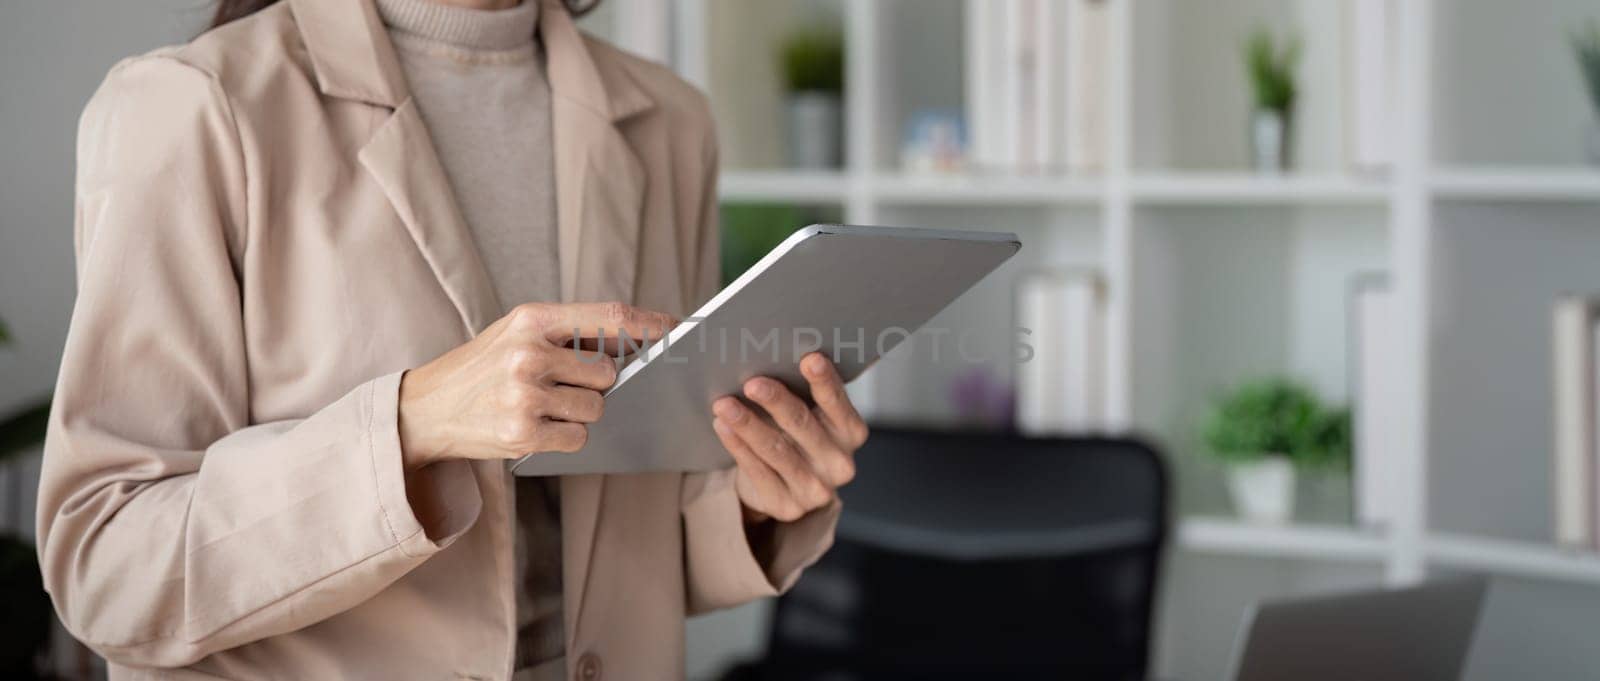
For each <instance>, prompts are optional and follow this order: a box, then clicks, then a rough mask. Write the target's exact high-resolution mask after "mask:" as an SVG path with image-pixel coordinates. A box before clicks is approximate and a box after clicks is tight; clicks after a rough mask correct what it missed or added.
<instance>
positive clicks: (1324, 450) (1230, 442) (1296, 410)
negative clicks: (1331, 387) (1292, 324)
mask: <svg viewBox="0 0 1600 681" xmlns="http://www.w3.org/2000/svg"><path fill="white" fill-rule="evenodd" d="M1201 437H1202V439H1203V440H1205V443H1206V446H1207V447H1208V448H1209V449H1210V451H1211V453H1212V454H1213V455H1215V456H1216V457H1217V458H1218V459H1221V460H1223V461H1227V462H1234V463H1248V462H1252V461H1259V460H1261V459H1263V458H1265V457H1268V456H1282V457H1287V458H1288V459H1289V460H1290V461H1292V462H1294V463H1295V465H1297V466H1302V467H1331V466H1338V465H1341V464H1342V463H1343V462H1346V461H1348V460H1349V456H1350V414H1349V412H1348V410H1344V409H1334V410H1329V409H1324V408H1323V406H1322V403H1321V402H1320V401H1319V400H1318V399H1317V397H1316V395H1315V394H1314V393H1313V392H1312V391H1311V390H1310V389H1309V388H1306V387H1305V386H1303V385H1300V384H1299V383H1296V382H1294V381H1290V380H1286V379H1281V378H1268V379H1262V380H1257V381H1251V382H1248V383H1245V384H1243V385H1241V386H1239V387H1237V388H1235V389H1234V390H1233V391H1232V392H1230V393H1228V394H1227V395H1225V396H1223V397H1222V399H1220V400H1218V401H1217V403H1216V404H1215V405H1213V406H1212V409H1211V411H1210V413H1208V414H1207V415H1206V418H1205V421H1204V423H1203V425H1202V427H1201Z"/></svg>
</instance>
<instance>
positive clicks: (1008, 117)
mask: <svg viewBox="0 0 1600 681" xmlns="http://www.w3.org/2000/svg"><path fill="white" fill-rule="evenodd" d="M991 2H994V3H995V4H997V5H999V6H1000V8H1001V15H1000V45H1001V48H1000V64H1001V68H1000V92H999V97H1000V116H999V120H997V121H996V122H995V126H996V128H995V129H996V130H997V134H998V136H999V139H1000V148H999V149H998V152H997V154H996V155H995V165H996V166H998V168H999V169H1000V170H1003V171H1008V172H1013V171H1016V170H1017V168H1018V166H1020V165H1021V163H1022V153H1021V152H1022V148H1023V144H1024V142H1023V139H1024V137H1023V128H1022V126H1021V125H1020V123H1021V122H1022V120H1023V113H1022V112H1023V109H1024V108H1025V105H1024V102H1023V98H1024V97H1025V96H1026V92H1025V90H1024V83H1025V82H1026V80H1027V79H1026V77H1025V74H1024V73H1023V68H1022V65H1023V62H1024V59H1025V58H1024V55H1025V54H1026V49H1025V48H1026V41H1027V36H1028V31H1027V29H1026V12H1025V11H1024V9H1025V8H1024V5H1025V4H1026V2H1027V0H991Z"/></svg>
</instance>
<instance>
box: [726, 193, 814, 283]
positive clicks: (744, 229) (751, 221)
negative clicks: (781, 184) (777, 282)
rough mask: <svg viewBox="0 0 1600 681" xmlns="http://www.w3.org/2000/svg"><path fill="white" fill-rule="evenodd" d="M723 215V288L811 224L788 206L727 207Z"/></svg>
mask: <svg viewBox="0 0 1600 681" xmlns="http://www.w3.org/2000/svg"><path fill="white" fill-rule="evenodd" d="M721 213H722V216H721V217H722V284H723V285H724V286H726V285H728V284H731V283H733V280H734V279H737V278H738V277H739V275H741V274H744V271H745V270H747V269H750V266H751V265H754V264H756V261H758V260H760V259H761V258H762V256H765V255H766V254H767V252H768V251H771V250H772V249H773V248H775V247H776V246H777V245H778V244H780V243H783V240H784V239H787V238H788V237H789V235H790V234H793V233H794V231H795V230H797V229H800V228H801V227H804V226H806V225H807V224H808V222H807V220H806V217H807V216H806V213H805V211H803V210H801V209H800V208H799V207H798V206H793V205H789V204H781V203H725V204H722V210H721Z"/></svg>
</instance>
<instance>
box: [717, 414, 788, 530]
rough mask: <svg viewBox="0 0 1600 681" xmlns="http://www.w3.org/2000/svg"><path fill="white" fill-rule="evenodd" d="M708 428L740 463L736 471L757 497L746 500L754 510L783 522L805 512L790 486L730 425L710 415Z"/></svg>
mask: <svg viewBox="0 0 1600 681" xmlns="http://www.w3.org/2000/svg"><path fill="white" fill-rule="evenodd" d="M711 429H712V430H713V431H716V433H717V439H718V440H721V441H722V448H723V449H726V450H728V454H730V455H732V456H733V461H734V463H736V464H738V466H739V473H740V474H742V475H744V476H745V478H746V479H747V480H749V481H750V485H751V486H752V487H753V488H754V490H753V491H754V495H755V497H756V498H755V499H746V500H745V501H746V503H748V504H750V505H753V506H757V507H758V508H757V510H759V511H760V512H762V513H765V514H767V515H770V516H772V517H774V518H777V519H778V520H782V521H786V522H787V521H792V520H798V519H799V518H800V516H802V515H804V514H805V513H804V512H803V511H802V510H801V509H800V506H799V505H798V504H796V503H794V500H793V499H792V498H790V494H789V486H788V485H786V484H784V482H783V478H781V477H779V476H778V472H777V471H775V470H772V467H771V466H768V465H767V462H765V461H762V460H761V457H759V456H756V453H755V452H753V451H751V450H750V445H749V444H748V443H746V442H745V441H744V440H742V439H740V438H739V434H738V433H735V432H733V426H730V425H728V423H727V422H726V421H723V420H722V419H721V418H712V419H711Z"/></svg>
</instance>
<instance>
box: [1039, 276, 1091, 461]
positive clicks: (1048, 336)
mask: <svg viewBox="0 0 1600 681" xmlns="http://www.w3.org/2000/svg"><path fill="white" fill-rule="evenodd" d="M1017 316H1018V324H1019V325H1020V326H1021V327H1022V328H1024V329H1028V330H1029V332H1030V333H1029V335H1028V336H1027V337H1026V340H1027V342H1028V344H1029V345H1030V346H1031V347H1032V348H1033V356H1032V358H1031V359H1029V361H1027V362H1024V363H1022V364H1020V365H1018V367H1017V427H1018V429H1019V430H1020V431H1022V432H1023V433H1027V434H1031V435H1047V434H1060V433H1070V432H1088V431H1094V430H1098V429H1099V428H1101V427H1102V425H1103V408H1104V403H1105V400H1104V376H1105V353H1104V351H1103V346H1102V338H1103V337H1104V331H1105V328H1104V327H1105V322H1104V319H1105V295H1104V287H1103V286H1102V285H1101V283H1100V279H1099V277H1098V276H1097V275H1095V274H1093V273H1091V272H1077V273H1072V272H1057V271H1046V272H1039V273H1035V274H1032V275H1029V276H1026V277H1024V278H1023V279H1022V281H1021V282H1020V283H1019V284H1018V287H1017Z"/></svg>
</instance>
